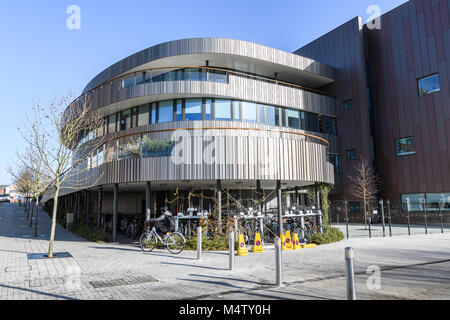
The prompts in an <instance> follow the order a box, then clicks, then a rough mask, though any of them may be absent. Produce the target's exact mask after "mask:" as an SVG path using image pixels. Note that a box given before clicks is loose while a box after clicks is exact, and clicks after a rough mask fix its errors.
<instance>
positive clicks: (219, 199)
mask: <svg viewBox="0 0 450 320" xmlns="http://www.w3.org/2000/svg"><path fill="white" fill-rule="evenodd" d="M217 217H218V221H219V226H220V225H221V224H222V181H220V180H217Z"/></svg>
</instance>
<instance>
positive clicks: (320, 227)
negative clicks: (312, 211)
mask: <svg viewBox="0 0 450 320" xmlns="http://www.w3.org/2000/svg"><path fill="white" fill-rule="evenodd" d="M318 218H319V231H320V233H323V225H322V223H323V217H322V214H321V213H319V216H318Z"/></svg>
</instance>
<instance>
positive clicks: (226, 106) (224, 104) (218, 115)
mask: <svg viewBox="0 0 450 320" xmlns="http://www.w3.org/2000/svg"><path fill="white" fill-rule="evenodd" d="M215 119H216V120H224V121H231V101H230V100H222V99H216V104H215Z"/></svg>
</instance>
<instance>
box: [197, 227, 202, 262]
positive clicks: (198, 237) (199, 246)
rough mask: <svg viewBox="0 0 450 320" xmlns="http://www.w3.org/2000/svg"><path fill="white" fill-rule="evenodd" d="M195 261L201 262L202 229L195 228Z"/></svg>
mask: <svg viewBox="0 0 450 320" xmlns="http://www.w3.org/2000/svg"><path fill="white" fill-rule="evenodd" d="M197 260H202V227H197Z"/></svg>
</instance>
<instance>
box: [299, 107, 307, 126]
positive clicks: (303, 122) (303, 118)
mask: <svg viewBox="0 0 450 320" xmlns="http://www.w3.org/2000/svg"><path fill="white" fill-rule="evenodd" d="M300 129H302V130H306V112H305V111H300Z"/></svg>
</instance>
